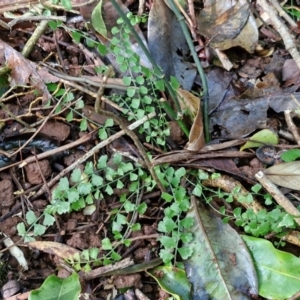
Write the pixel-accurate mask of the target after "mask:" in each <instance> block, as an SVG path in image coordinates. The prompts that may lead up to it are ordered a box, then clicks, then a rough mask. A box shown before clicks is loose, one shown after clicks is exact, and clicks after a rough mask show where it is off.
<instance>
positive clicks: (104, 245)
mask: <svg viewBox="0 0 300 300" xmlns="http://www.w3.org/2000/svg"><path fill="white" fill-rule="evenodd" d="M102 248H103V250H111V249H112V244H111V242H110V240H109V238H105V239H103V240H102Z"/></svg>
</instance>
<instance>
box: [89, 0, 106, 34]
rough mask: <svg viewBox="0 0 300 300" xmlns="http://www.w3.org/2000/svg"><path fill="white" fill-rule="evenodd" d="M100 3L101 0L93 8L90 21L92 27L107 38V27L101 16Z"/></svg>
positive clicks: (101, 2)
mask: <svg viewBox="0 0 300 300" xmlns="http://www.w3.org/2000/svg"><path fill="white" fill-rule="evenodd" d="M102 4H103V1H102V0H101V1H100V2H99V3H98V4H97V6H96V7H95V8H94V10H93V12H92V16H91V22H92V25H93V27H94V29H95V30H96V31H97V32H98V33H100V34H101V35H103V36H104V37H105V38H107V29H106V25H105V22H104V20H103V16H102Z"/></svg>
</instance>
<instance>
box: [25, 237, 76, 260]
mask: <svg viewBox="0 0 300 300" xmlns="http://www.w3.org/2000/svg"><path fill="white" fill-rule="evenodd" d="M27 245H28V246H29V247H32V248H34V249H38V250H40V251H43V252H45V253H49V254H52V255H56V256H58V257H59V258H62V259H68V258H70V257H73V256H74V255H75V254H77V253H80V251H79V250H77V249H75V248H72V247H70V246H67V245H65V244H60V243H56V242H44V241H34V242H29V243H27Z"/></svg>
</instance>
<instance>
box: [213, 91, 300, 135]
mask: <svg viewBox="0 0 300 300" xmlns="http://www.w3.org/2000/svg"><path fill="white" fill-rule="evenodd" d="M293 96H294V97H295V98H296V101H294V100H293V99H292V97H291V95H290V94H286V93H280V94H279V93H278V94H276V95H272V94H270V95H266V96H263V97H260V98H257V99H242V100H241V99H230V101H227V102H226V103H224V104H223V103H222V104H221V105H220V107H219V108H218V111H216V112H214V113H212V114H211V118H210V126H211V130H213V127H214V126H215V125H218V126H220V128H222V132H221V133H222V137H226V138H240V137H244V136H246V135H248V134H250V133H251V132H253V131H254V130H256V129H257V128H260V127H261V126H262V125H264V124H265V122H266V119H267V110H268V109H269V108H272V109H273V110H274V111H276V112H277V113H279V112H283V111H284V110H294V109H299V107H300V93H294V94H293ZM210 110H211V109H210Z"/></svg>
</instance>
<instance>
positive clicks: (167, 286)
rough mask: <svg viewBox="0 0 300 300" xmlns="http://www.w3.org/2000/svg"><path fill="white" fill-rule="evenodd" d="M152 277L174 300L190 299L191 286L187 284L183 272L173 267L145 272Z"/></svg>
mask: <svg viewBox="0 0 300 300" xmlns="http://www.w3.org/2000/svg"><path fill="white" fill-rule="evenodd" d="M146 272H147V273H148V274H149V275H150V276H152V277H153V278H154V279H155V280H156V282H157V283H158V284H159V286H160V287H161V288H162V289H163V290H165V291H166V292H167V293H169V294H171V295H172V296H173V297H174V298H175V299H176V300H188V299H191V294H190V291H191V284H190V283H189V281H188V279H187V277H186V273H185V271H183V270H182V269H178V268H175V267H167V266H163V267H156V268H154V269H152V270H148V271H146Z"/></svg>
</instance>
